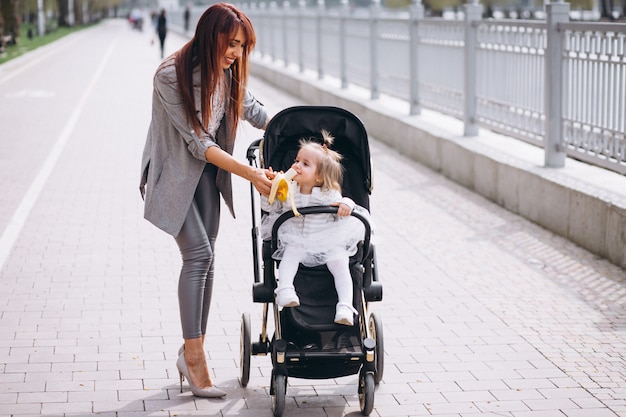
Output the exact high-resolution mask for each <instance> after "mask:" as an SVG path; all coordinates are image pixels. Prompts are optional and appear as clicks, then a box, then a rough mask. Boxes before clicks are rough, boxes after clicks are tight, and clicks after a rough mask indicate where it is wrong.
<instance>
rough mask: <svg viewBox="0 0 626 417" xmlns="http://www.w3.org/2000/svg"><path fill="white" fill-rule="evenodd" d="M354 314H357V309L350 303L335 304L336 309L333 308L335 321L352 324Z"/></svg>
mask: <svg viewBox="0 0 626 417" xmlns="http://www.w3.org/2000/svg"><path fill="white" fill-rule="evenodd" d="M355 314H357V311H356V310H355V309H354V307H352V306H351V305H348V304H342V303H340V304H337V309H336V310H335V323H337V324H345V325H346V326H353V325H354V315H355Z"/></svg>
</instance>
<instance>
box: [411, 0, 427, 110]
mask: <svg viewBox="0 0 626 417" xmlns="http://www.w3.org/2000/svg"><path fill="white" fill-rule="evenodd" d="M409 14H410V16H409V19H410V41H409V42H410V43H409V60H410V62H409V83H410V88H411V90H410V94H411V96H410V110H409V114H410V115H412V116H413V115H417V114H420V113H421V112H422V109H421V108H420V97H419V95H420V92H419V88H420V87H419V78H420V77H419V21H420V20H421V19H423V18H424V5H423V4H422V0H413V1H412V2H411V6H410V7H409Z"/></svg>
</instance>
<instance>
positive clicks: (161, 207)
mask: <svg viewBox="0 0 626 417" xmlns="http://www.w3.org/2000/svg"><path fill="white" fill-rule="evenodd" d="M226 75H227V78H228V81H230V71H227V72H226ZM153 81H154V82H153V84H154V89H153V94H152V121H151V122H150V127H149V129H148V136H147V138H146V144H145V147H144V151H143V158H142V162H141V180H140V184H139V190H140V192H141V196H142V198H144V200H145V206H144V217H145V218H146V219H147V220H148V221H150V222H151V223H152V224H154V225H155V226H157V227H158V228H160V229H162V230H164V231H165V232H167V233H169V234H171V235H172V236H176V235H177V234H178V233H179V232H180V229H181V228H182V226H183V222H184V221H185V217H186V216H187V212H188V211H189V207H190V206H191V201H192V200H193V196H194V193H195V190H196V186H197V185H198V181H199V180H200V176H201V175H202V172H203V170H204V167H205V165H206V164H207V160H206V157H205V151H206V150H207V149H208V148H209V147H210V146H219V147H220V148H222V149H223V150H225V151H226V152H228V153H229V154H231V155H232V153H233V147H234V143H235V138H233V137H229V135H228V134H227V132H229V131H230V129H229V123H228V121H227V120H226V119H227V118H226V117H224V118H223V119H222V123H221V124H220V127H219V129H218V131H217V133H216V135H215V137H212V136H211V135H209V134H206V133H204V134H202V135H200V136H198V135H197V134H196V133H195V131H194V129H193V126H192V125H191V124H190V123H187V121H186V118H185V113H184V110H183V105H182V100H181V97H180V95H179V94H178V90H177V88H176V85H177V84H176V68H175V66H174V58H173V57H170V58H168V60H166V61H165V62H164V63H163V64H162V65H161V66H160V67H159V69H158V70H157V72H156V74H155V75H154V80H153ZM227 84H228V85H229V86H230V82H228V83H227ZM194 96H195V99H196V109H200V108H201V107H200V73H199V71H195V72H194ZM226 97H227V98H228V97H230V94H229V93H228V91H227V92H226ZM226 105H228V103H227V104H226ZM243 109H244V112H243V117H242V118H243V119H244V120H247V121H248V122H249V123H250V124H251V125H253V126H254V127H257V128H263V127H264V126H265V123H266V122H267V113H266V112H265V109H264V108H263V105H262V104H261V103H260V102H259V101H257V100H256V99H255V98H254V97H253V96H252V94H250V93H249V92H246V95H245V97H244V100H243ZM198 111H199V110H198ZM216 184H217V187H218V189H219V190H220V193H221V195H222V197H223V198H224V202H225V203H226V205H227V206H228V208H229V209H230V212H231V214H232V215H233V217H234V216H235V212H234V209H233V197H232V184H231V176H230V173H229V172H227V171H223V170H221V169H220V170H218V173H217V178H216Z"/></svg>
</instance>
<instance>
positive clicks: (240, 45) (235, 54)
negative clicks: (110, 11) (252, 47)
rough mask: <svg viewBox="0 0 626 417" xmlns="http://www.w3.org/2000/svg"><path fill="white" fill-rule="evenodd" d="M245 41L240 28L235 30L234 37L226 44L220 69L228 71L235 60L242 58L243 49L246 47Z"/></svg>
mask: <svg viewBox="0 0 626 417" xmlns="http://www.w3.org/2000/svg"><path fill="white" fill-rule="evenodd" d="M246 41H247V39H246V38H245V37H244V35H243V31H242V30H241V28H239V29H238V30H237V33H236V34H235V37H234V38H233V39H231V40H230V41H229V42H228V48H226V53H224V56H223V57H222V68H223V69H228V68H230V66H231V65H233V64H234V63H235V61H236V60H238V59H239V58H241V57H242V56H243V49H244V47H245V46H246Z"/></svg>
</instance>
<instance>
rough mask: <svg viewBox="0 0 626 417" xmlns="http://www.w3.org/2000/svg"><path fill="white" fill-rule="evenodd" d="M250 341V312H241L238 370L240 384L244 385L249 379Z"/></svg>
mask: <svg viewBox="0 0 626 417" xmlns="http://www.w3.org/2000/svg"><path fill="white" fill-rule="evenodd" d="M251 349H252V342H251V340H250V314H249V313H243V314H242V316H241V338H240V339H239V354H240V358H239V371H240V372H241V374H240V380H239V382H240V384H241V386H242V387H246V386H247V385H248V382H249V381H250V354H251Z"/></svg>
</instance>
